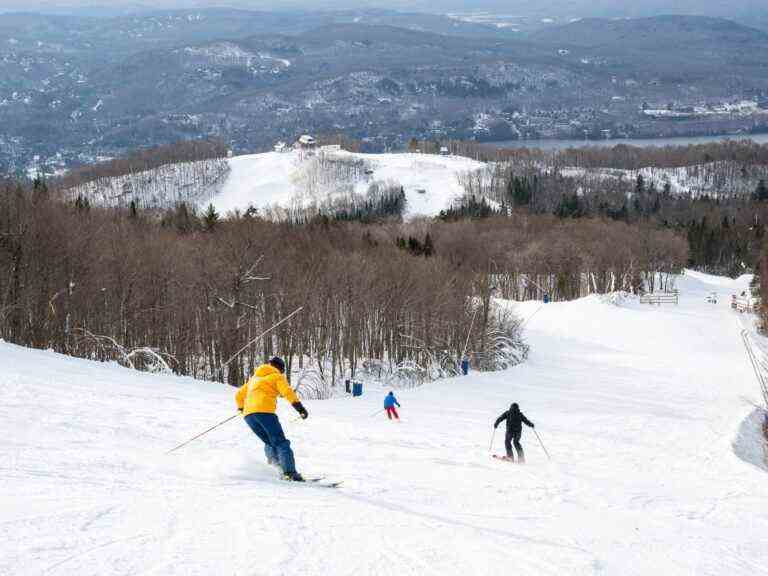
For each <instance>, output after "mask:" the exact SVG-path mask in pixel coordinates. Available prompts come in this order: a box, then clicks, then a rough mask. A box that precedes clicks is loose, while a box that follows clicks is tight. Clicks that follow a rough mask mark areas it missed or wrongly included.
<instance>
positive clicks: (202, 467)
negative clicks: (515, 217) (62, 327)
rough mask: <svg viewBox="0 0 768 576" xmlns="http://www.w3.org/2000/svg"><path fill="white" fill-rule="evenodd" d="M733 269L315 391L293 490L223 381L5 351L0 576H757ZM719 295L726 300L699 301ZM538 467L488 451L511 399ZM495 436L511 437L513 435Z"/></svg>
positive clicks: (756, 416)
mask: <svg viewBox="0 0 768 576" xmlns="http://www.w3.org/2000/svg"><path fill="white" fill-rule="evenodd" d="M747 281H748V279H746V278H741V279H739V280H736V281H730V280H724V279H721V278H713V277H710V276H706V275H702V274H697V273H694V272H688V273H687V274H686V275H685V276H684V277H682V278H680V280H679V282H678V284H679V287H680V289H681V291H682V297H681V303H680V306H678V307H674V306H671V307H647V306H646V307H642V306H640V305H639V304H638V303H637V301H636V300H633V299H624V300H621V301H620V302H619V304H618V305H616V304H611V303H609V302H607V301H606V300H605V299H601V298H599V297H589V298H585V299H582V300H579V301H576V302H570V303H554V304H548V305H546V306H544V307H540V304H539V303H533V302H529V303H521V304H512V303H510V304H509V305H510V306H514V307H516V308H517V309H518V311H519V313H520V316H521V317H528V316H530V315H531V314H532V313H533V312H534V311H536V310H538V312H536V315H535V316H533V317H532V319H531V320H530V322H529V323H528V325H527V327H526V328H527V337H528V339H529V342H530V344H531V346H532V351H531V356H530V359H529V361H528V362H527V363H526V364H524V365H521V366H518V367H515V368H513V369H511V370H509V371H505V372H501V373H494V374H476V373H475V374H472V375H470V376H469V377H466V378H459V379H453V380H446V381H442V382H437V383H433V384H430V385H427V386H424V387H422V388H419V389H415V390H408V391H400V392H398V396H399V398H400V400H401V402H402V404H403V409H402V416H403V421H402V422H401V423H399V424H398V423H394V422H389V421H387V420H386V418H385V417H384V416H383V415H379V416H378V417H376V418H372V417H371V416H370V414H371V413H373V412H374V411H375V410H377V409H378V408H379V407H380V404H381V399H382V397H383V391H381V390H374V389H369V390H367V391H366V395H365V396H363V398H361V399H336V400H330V401H324V402H307V405H308V408H309V410H310V414H311V416H310V419H309V420H307V421H306V422H294V421H292V417H293V413H292V411H291V410H290V408H289V407H287V406H285V405H283V406H282V407H281V415H282V421H283V424H284V426H285V428H286V430H287V434H288V437H289V438H290V439H291V441H292V443H293V446H294V448H295V450H296V458H297V463H298V466H299V469H300V470H301V471H302V472H304V473H305V474H306V475H308V476H314V475H326V476H327V477H328V478H329V479H332V480H333V479H343V480H344V484H343V486H342V487H341V488H339V489H337V490H327V489H322V488H319V487H317V486H314V487H313V486H311V485H307V486H295V485H288V484H285V483H283V482H282V481H280V480H278V478H277V473H276V471H274V469H272V468H271V467H269V466H267V465H266V463H265V462H264V456H263V453H262V449H261V446H260V445H259V442H258V440H257V439H256V438H255V437H254V436H253V435H252V434H251V433H250V431H249V430H247V427H246V426H245V425H244V424H242V423H241V422H238V421H233V422H231V423H229V424H227V425H225V427H222V428H220V429H218V430H216V431H214V432H212V433H211V434H209V435H208V436H206V437H204V438H202V439H201V440H199V441H197V442H195V443H193V444H190V445H189V446H187V447H186V448H184V449H182V450H180V451H179V452H176V453H173V454H171V455H165V454H164V452H165V451H167V450H168V449H169V448H171V447H173V446H174V445H175V444H177V443H180V442H182V441H183V440H186V439H187V438H189V437H191V436H193V435H194V434H196V433H198V432H199V431H200V430H204V429H205V428H207V427H209V426H210V425H211V424H212V423H214V422H216V421H219V420H222V419H223V418H225V417H226V416H227V415H228V414H230V413H231V410H232V408H233V400H232V397H233V392H234V389H232V388H226V387H224V386H221V385H218V384H211V383H203V382H195V381H193V380H190V379H184V378H173V377H159V376H150V375H146V374H140V373H136V372H131V371H128V370H126V369H122V368H119V367H117V366H112V365H104V364H96V363H90V362H86V361H83V360H78V359H72V358H65V357H62V356H57V355H55V354H52V353H50V352H41V351H32V350H26V349H22V348H19V347H15V346H11V345H8V344H0V365H1V366H2V368H1V369H0V433H1V434H2V436H3V438H4V441H3V443H2V444H0V484H1V485H2V492H1V494H2V496H0V503H1V504H2V514H0V574H2V575H5V574H8V575H11V574H13V575H17V574H23V575H25V576H26V575H30V576H34V575H46V576H56V575H69V574H78V575H100V576H102V575H158V576H159V575H168V574H171V575H174V574H179V575H181V574H183V575H197V574H199V575H209V574H227V575H262V574H263V575H268V574H269V575H283V574H284V575H288V574H290V575H291V576H295V575H317V574H334V575H349V576H352V575H359V574H372V575H390V574H398V575H436V576H437V575H445V574H508V573H509V572H510V571H512V570H513V571H514V573H516V574H531V575H547V574H552V575H555V574H558V575H562V574H569V575H571V574H574V575H581V574H620V575H635V574H636V575H647V574H671V575H679V574H696V575H710V574H711V575H713V576H714V575H722V574H750V575H754V574H768V547H766V546H765V542H766V539H765V538H766V537H765V535H766V534H768V506H766V502H768V476H767V475H766V473H767V472H768V467H766V465H765V462H764V461H762V460H761V450H762V446H760V442H761V439H760V436H759V420H760V417H761V414H760V413H759V411H758V410H757V409H756V408H755V407H754V406H752V405H751V404H750V402H754V403H759V399H760V394H759V389H758V388H757V384H756V383H755V380H754V376H753V374H752V373H751V369H750V366H749V364H748V362H747V359H746V355H745V353H744V350H743V347H742V344H741V340H740V337H739V333H740V331H741V329H742V328H743V327H748V328H749V327H750V326H749V323H748V322H747V320H746V317H744V316H742V315H738V314H736V313H734V312H733V311H731V310H730V307H729V296H730V294H731V293H733V292H739V291H741V290H742V289H743V287H744V286H745V285H746V282H747ZM712 291H716V292H719V294H720V300H719V302H720V303H719V304H717V305H712V304H707V303H706V302H705V296H706V295H707V294H708V293H709V292H712ZM513 400H514V401H518V402H519V403H520V405H521V407H522V409H523V411H524V412H525V413H526V414H527V415H528V417H529V418H531V419H532V420H533V421H534V422H535V423H536V425H537V428H536V430H537V431H538V432H539V433H540V434H541V437H542V440H543V441H544V442H545V443H546V445H547V448H548V449H549V451H550V453H551V455H552V458H553V459H552V460H551V461H548V460H547V459H546V456H545V455H544V453H543V452H542V450H541V448H540V447H539V446H538V442H537V440H536V437H535V435H534V434H532V432H531V431H530V430H528V429H526V430H525V431H524V433H523V444H524V446H525V449H526V456H527V459H528V464H527V465H526V466H519V465H517V464H514V465H513V464H509V463H506V462H497V461H495V460H493V459H492V458H490V456H489V454H488V442H489V439H490V436H491V432H492V428H491V425H492V423H493V421H494V419H495V418H496V416H497V415H498V414H499V413H501V412H502V411H503V410H504V409H505V408H506V407H507V406H508V404H509V403H510V402H511V401H513ZM494 451H495V452H497V453H500V452H502V451H503V430H502V429H500V430H499V431H498V433H497V434H496V437H495V443H494Z"/></svg>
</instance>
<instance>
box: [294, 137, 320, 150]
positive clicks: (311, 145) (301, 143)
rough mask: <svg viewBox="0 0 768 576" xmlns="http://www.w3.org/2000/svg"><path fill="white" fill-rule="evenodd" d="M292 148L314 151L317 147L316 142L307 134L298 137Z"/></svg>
mask: <svg viewBox="0 0 768 576" xmlns="http://www.w3.org/2000/svg"><path fill="white" fill-rule="evenodd" d="M293 147H294V148H297V149H299V150H314V149H315V148H316V147H317V141H316V140H315V139H314V138H313V137H312V136H310V135H309V134H303V135H301V136H299V139H298V140H296V143H295V144H294V145H293Z"/></svg>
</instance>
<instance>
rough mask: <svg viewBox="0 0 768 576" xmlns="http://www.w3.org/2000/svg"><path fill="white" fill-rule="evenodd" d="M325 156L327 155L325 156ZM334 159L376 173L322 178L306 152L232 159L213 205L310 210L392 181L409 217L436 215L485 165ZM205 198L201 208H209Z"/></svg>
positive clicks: (455, 160)
mask: <svg viewBox="0 0 768 576" xmlns="http://www.w3.org/2000/svg"><path fill="white" fill-rule="evenodd" d="M318 154H319V155H322V154H326V153H324V152H322V151H321V152H319V153H318ZM327 155H328V156H329V157H335V158H343V159H347V160H363V161H364V162H365V163H366V164H367V165H368V166H369V167H370V170H371V173H370V174H367V175H365V177H364V178H353V179H349V180H344V179H338V180H336V181H334V182H332V183H328V182H325V183H323V182H318V181H320V180H322V179H323V178H322V169H318V168H317V167H316V165H315V164H314V160H315V158H314V157H313V156H311V155H305V154H302V153H300V152H296V151H291V152H287V153H278V152H268V153H264V154H253V155H248V156H237V157H235V158H232V159H230V161H229V163H230V168H231V171H230V173H229V175H228V177H227V179H226V182H225V183H224V184H223V186H222V188H221V190H220V192H218V194H216V196H214V197H213V199H212V200H211V201H210V202H211V203H213V205H214V207H215V208H216V209H217V210H218V211H219V212H220V213H222V214H226V213H228V212H231V211H234V210H240V211H241V212H242V211H244V210H246V209H247V208H248V207H249V206H254V207H256V208H264V207H269V206H281V207H284V208H287V207H293V206H306V205H308V204H310V203H312V202H318V203H319V202H321V201H323V200H326V199H327V198H329V197H338V196H343V195H344V194H347V193H349V192H355V193H357V194H360V195H365V193H366V191H367V189H368V187H369V186H370V184H371V183H372V182H379V183H383V184H387V183H392V184H396V185H399V186H402V187H403V188H404V190H405V194H406V199H407V207H406V211H407V214H408V215H409V216H435V215H437V214H439V212H440V210H443V209H445V208H448V207H449V206H450V205H451V203H452V202H453V200H454V199H456V198H457V197H459V196H461V195H462V194H463V193H464V189H463V188H462V186H461V185H460V184H459V181H458V175H459V174H462V173H467V172H470V171H472V170H476V169H478V168H481V167H482V166H483V164H482V163H480V162H476V161H474V160H471V159H469V158H463V157H459V156H437V155H433V154H356V153H351V152H345V151H340V152H328V153H327ZM208 203H209V199H207V198H206V199H205V201H204V202H202V204H201V208H205V207H206V206H207V205H208Z"/></svg>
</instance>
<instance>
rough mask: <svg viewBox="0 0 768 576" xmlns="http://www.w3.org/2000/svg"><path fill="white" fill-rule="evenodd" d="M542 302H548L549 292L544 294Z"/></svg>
mask: <svg viewBox="0 0 768 576" xmlns="http://www.w3.org/2000/svg"><path fill="white" fill-rule="evenodd" d="M544 304H549V294H544Z"/></svg>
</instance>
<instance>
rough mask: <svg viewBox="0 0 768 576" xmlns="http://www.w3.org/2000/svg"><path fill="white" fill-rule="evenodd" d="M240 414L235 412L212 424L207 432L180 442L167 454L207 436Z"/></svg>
mask: <svg viewBox="0 0 768 576" xmlns="http://www.w3.org/2000/svg"><path fill="white" fill-rule="evenodd" d="M238 416H240V414H239V413H237V414H235V415H234V416H230V417H229V418H227V419H226V420H224V421H222V422H219V423H218V424H216V426H211V427H210V428H208V430H206V431H205V432H201V433H200V434H198V435H197V436H195V437H194V438H190V439H189V440H187V441H186V442H184V443H183V444H179V445H178V446H176V448H172V449H171V450H168V452H166V455H167V454H170V453H171V452H175V451H176V450H178V449H179V448H183V447H184V446H186V445H187V444H189V443H190V442H194V441H195V440H197V439H198V438H201V437H202V436H205V435H206V434H208V432H211V431H213V430H216V428H218V427H219V426H223V425H224V424H226V423H227V422H229V421H230V420H234V419H235V418H237V417H238Z"/></svg>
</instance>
